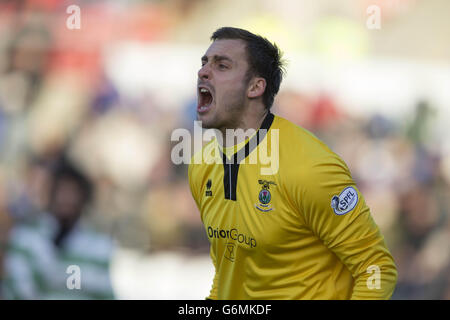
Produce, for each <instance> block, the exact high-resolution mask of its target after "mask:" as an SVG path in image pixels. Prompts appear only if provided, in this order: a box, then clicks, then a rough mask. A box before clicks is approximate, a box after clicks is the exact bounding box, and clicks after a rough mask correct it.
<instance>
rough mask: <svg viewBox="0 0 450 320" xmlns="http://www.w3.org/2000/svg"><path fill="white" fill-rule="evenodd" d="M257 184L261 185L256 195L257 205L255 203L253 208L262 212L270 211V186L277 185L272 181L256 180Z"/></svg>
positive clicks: (271, 208)
mask: <svg viewBox="0 0 450 320" xmlns="http://www.w3.org/2000/svg"><path fill="white" fill-rule="evenodd" d="M258 183H259V184H260V185H261V190H260V191H259V194H258V200H259V203H255V208H256V209H258V210H259V211H262V212H269V211H272V210H273V209H275V208H273V207H272V204H271V203H270V201H271V200H272V194H271V193H270V186H271V185H274V186H276V185H277V184H276V183H275V182H273V181H268V180H258Z"/></svg>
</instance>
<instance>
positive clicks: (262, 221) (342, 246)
mask: <svg viewBox="0 0 450 320" xmlns="http://www.w3.org/2000/svg"><path fill="white" fill-rule="evenodd" d="M211 39H212V40H213V43H212V44H211V46H210V47H209V48H208V50H207V51H206V53H205V55H204V56H203V57H202V67H201V69H200V70H199V72H198V106H197V116H198V120H199V121H201V122H202V126H203V128H214V129H218V130H219V131H220V132H221V134H222V137H225V138H223V139H221V140H223V141H224V142H223V143H219V142H218V139H213V140H212V141H211V142H210V143H209V144H207V145H206V146H205V147H204V148H203V150H202V152H199V153H197V154H195V155H194V157H193V159H192V161H191V164H190V166H189V183H190V187H191V192H192V195H193V197H194V199H195V202H196V204H197V206H198V208H199V210H200V214H201V218H202V221H203V224H204V226H205V229H206V232H207V236H208V238H209V241H210V254H211V258H212V261H213V264H214V267H215V276H214V280H213V285H212V289H211V292H210V295H209V297H208V298H210V299H388V298H390V297H391V295H392V293H393V291H394V288H395V284H396V281H397V271H396V266H395V264H394V261H393V258H392V256H391V254H390V252H389V250H388V248H387V247H386V244H385V241H384V237H383V235H382V234H381V233H380V230H379V228H378V226H377V225H376V224H375V222H374V220H373V219H372V216H371V214H370V210H369V208H368V207H367V205H366V203H365V200H364V198H363V196H362V194H361V193H360V192H359V190H358V188H357V186H356V184H355V182H354V180H353V179H352V177H351V174H350V172H349V169H348V168H347V165H346V164H345V163H344V162H343V160H342V159H341V158H340V157H339V156H337V155H336V154H335V153H334V152H332V151H331V150H330V149H329V148H328V147H327V146H326V145H325V144H324V143H323V142H321V141H320V140H319V139H318V138H316V137H315V136H314V135H313V134H311V133H310V132H308V131H307V130H305V129H303V128H301V127H299V126H296V125H294V124H292V123H291V122H289V121H287V120H285V119H283V118H281V117H278V116H274V115H273V114H272V113H271V112H270V108H271V106H272V104H273V101H274V97H275V95H276V94H277V93H278V90H279V87H280V83H281V81H282V77H283V65H282V62H281V52H280V51H279V49H278V48H277V47H276V46H275V45H273V44H271V43H270V42H269V41H267V40H266V39H264V38H262V37H260V36H257V35H254V34H252V33H250V32H248V31H246V30H242V29H237V28H230V27H226V28H221V29H218V30H217V31H216V32H214V34H213V35H212V37H211ZM227 129H234V130H237V129H242V130H244V131H247V130H251V129H254V130H258V131H256V133H254V134H253V135H251V134H249V135H248V136H247V137H244V138H237V139H235V138H233V143H231V144H230V143H228V144H227V139H226V133H227V132H226V131H227ZM273 137H275V138H276V139H274V138H273ZM263 148H266V149H267V150H272V151H271V153H270V159H271V161H272V163H271V166H270V169H271V171H270V172H269V173H267V172H264V171H263V170H262V169H264V167H265V166H266V163H265V164H263V163H262V162H261V161H259V160H258V161H257V163H256V164H254V163H248V162H249V161H245V160H246V159H248V158H249V157H251V155H252V153H253V154H255V153H257V154H261V152H262V151H263ZM274 150H275V151H274ZM275 153H276V154H275ZM217 157H218V158H219V160H220V161H219V163H217V161H211V160H214V159H216V160H217ZM275 159H278V161H275ZM265 169H267V168H265Z"/></svg>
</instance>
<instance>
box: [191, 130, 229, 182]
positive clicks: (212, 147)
mask: <svg viewBox="0 0 450 320" xmlns="http://www.w3.org/2000/svg"><path fill="white" fill-rule="evenodd" d="M218 151H219V150H218V148H217V140H216V139H215V138H214V139H212V140H211V141H210V142H208V143H207V144H206V145H204V146H203V147H202V149H201V150H198V151H197V152H195V153H194V155H193V156H192V157H191V160H190V162H189V167H188V173H189V180H191V179H194V178H195V176H196V175H197V174H199V173H201V172H202V171H204V170H207V166H208V165H210V164H214V163H222V158H221V157H220V153H219V152H218Z"/></svg>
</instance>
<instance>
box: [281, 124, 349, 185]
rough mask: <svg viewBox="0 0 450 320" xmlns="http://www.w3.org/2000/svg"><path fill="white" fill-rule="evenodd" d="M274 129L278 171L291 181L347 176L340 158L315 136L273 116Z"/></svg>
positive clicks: (346, 169)
mask: <svg viewBox="0 0 450 320" xmlns="http://www.w3.org/2000/svg"><path fill="white" fill-rule="evenodd" d="M273 128H274V129H279V145H280V163H281V166H282V167H281V168H283V166H284V168H285V169H284V171H286V173H287V174H288V175H289V176H290V177H292V178H296V179H298V178H299V175H301V176H302V177H304V178H306V177H309V178H311V177H313V176H314V175H320V174H321V173H324V172H330V173H331V172H333V171H344V172H348V168H347V165H346V164H345V162H344V161H343V160H342V159H341V157H340V156H339V155H337V154H336V153H335V152H333V151H332V150H331V149H330V147H329V146H328V145H327V144H326V143H324V142H323V141H322V140H320V139H319V138H318V137H317V136H316V135H315V134H314V133H312V132H310V131H309V130H307V129H305V128H302V127H301V126H298V125H296V124H294V123H292V122H290V121H288V120H286V119H284V118H282V117H279V116H276V117H275V121H274V126H273Z"/></svg>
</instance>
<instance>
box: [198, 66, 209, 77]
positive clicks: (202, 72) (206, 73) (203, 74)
mask: <svg viewBox="0 0 450 320" xmlns="http://www.w3.org/2000/svg"><path fill="white" fill-rule="evenodd" d="M198 77H199V79H202V80H208V79H211V69H210V68H209V65H208V64H207V63H206V64H205V65H204V66H202V67H201V68H200V70H198Z"/></svg>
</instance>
